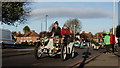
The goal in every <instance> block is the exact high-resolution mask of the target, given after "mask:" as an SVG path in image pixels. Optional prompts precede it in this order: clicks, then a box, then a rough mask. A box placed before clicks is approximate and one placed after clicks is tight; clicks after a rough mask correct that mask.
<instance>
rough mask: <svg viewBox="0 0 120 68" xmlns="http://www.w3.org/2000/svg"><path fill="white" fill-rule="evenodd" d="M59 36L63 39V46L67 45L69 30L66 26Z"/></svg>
mask: <svg viewBox="0 0 120 68" xmlns="http://www.w3.org/2000/svg"><path fill="white" fill-rule="evenodd" d="M61 35H62V37H64V40H63V41H64V43H65V45H67V43H68V39H69V37H70V29H69V28H68V27H67V25H64V26H63V28H62V31H61Z"/></svg>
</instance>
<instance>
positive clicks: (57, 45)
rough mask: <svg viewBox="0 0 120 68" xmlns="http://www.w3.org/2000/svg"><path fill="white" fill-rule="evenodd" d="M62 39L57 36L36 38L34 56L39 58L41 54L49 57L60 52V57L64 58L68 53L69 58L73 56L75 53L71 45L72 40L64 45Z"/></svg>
mask: <svg viewBox="0 0 120 68" xmlns="http://www.w3.org/2000/svg"><path fill="white" fill-rule="evenodd" d="M63 39H64V38H59V37H49V38H47V37H44V38H40V39H39V40H37V43H36V46H35V57H36V58H37V59H40V58H42V55H43V54H45V55H48V56H50V57H52V56H55V55H57V54H60V55H61V59H62V60H65V59H66V58H67V56H68V54H70V56H71V58H73V57H74V53H75V51H74V47H73V44H74V42H69V43H67V45H65V44H64V43H63Z"/></svg>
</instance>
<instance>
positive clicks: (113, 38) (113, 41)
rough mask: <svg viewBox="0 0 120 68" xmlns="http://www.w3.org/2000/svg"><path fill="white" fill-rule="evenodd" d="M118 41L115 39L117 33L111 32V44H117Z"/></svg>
mask: <svg viewBox="0 0 120 68" xmlns="http://www.w3.org/2000/svg"><path fill="white" fill-rule="evenodd" d="M115 43H116V41H115V35H113V34H110V44H115Z"/></svg>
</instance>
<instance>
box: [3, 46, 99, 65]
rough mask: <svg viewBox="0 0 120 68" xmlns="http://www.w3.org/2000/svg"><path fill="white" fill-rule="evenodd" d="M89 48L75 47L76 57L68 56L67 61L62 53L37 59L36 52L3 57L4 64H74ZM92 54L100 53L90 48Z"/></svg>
mask: <svg viewBox="0 0 120 68" xmlns="http://www.w3.org/2000/svg"><path fill="white" fill-rule="evenodd" d="M86 50H87V49H79V48H75V57H74V58H73V59H72V58H69V57H68V58H67V60H66V61H62V60H61V59H60V55H56V56H55V57H52V58H51V57H48V56H44V57H43V58H42V59H39V60H37V59H35V57H34V54H33V53H32V54H27V55H19V56H10V57H3V59H2V65H3V66H72V65H73V64H75V63H77V62H79V61H80V60H82V53H83V52H85V51H86ZM90 52H91V53H92V55H94V54H98V53H100V52H99V51H95V50H93V49H91V48H90Z"/></svg>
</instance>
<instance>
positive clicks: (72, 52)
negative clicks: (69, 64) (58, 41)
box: [71, 47, 75, 58]
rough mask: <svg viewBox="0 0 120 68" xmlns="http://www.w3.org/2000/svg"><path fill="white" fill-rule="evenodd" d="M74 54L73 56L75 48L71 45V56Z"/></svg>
mask: <svg viewBox="0 0 120 68" xmlns="http://www.w3.org/2000/svg"><path fill="white" fill-rule="evenodd" d="M74 56H75V49H74V47H72V50H71V58H74Z"/></svg>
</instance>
